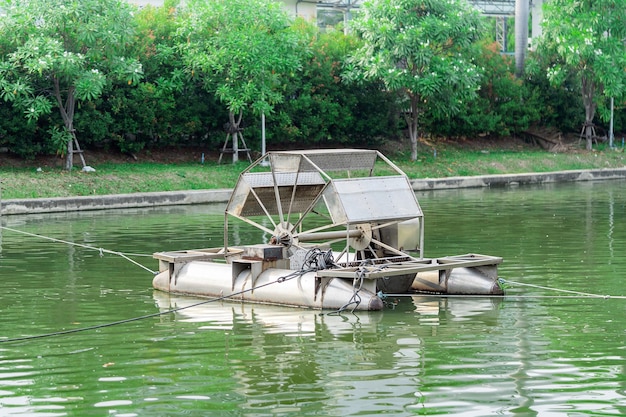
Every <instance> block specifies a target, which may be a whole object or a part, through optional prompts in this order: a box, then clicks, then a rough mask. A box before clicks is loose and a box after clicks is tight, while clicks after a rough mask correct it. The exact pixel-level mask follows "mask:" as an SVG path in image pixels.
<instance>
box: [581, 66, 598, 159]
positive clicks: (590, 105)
mask: <svg viewBox="0 0 626 417" xmlns="http://www.w3.org/2000/svg"><path fill="white" fill-rule="evenodd" d="M595 90H596V86H595V83H594V82H593V81H592V80H590V79H588V78H587V77H586V76H584V75H583V77H582V94H583V103H584V105H585V126H584V129H585V139H586V146H585V148H586V149H587V150H588V151H590V150H591V149H592V147H593V139H594V138H593V136H594V129H593V119H594V117H595V114H596V104H595V102H594V100H593V96H594V94H595Z"/></svg>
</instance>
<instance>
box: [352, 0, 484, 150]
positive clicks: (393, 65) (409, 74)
mask: <svg viewBox="0 0 626 417" xmlns="http://www.w3.org/2000/svg"><path fill="white" fill-rule="evenodd" d="M480 22H481V21H480V17H479V15H478V12H477V11H476V10H474V9H473V8H471V7H470V6H469V4H468V3H467V2H466V1H464V0H370V1H366V2H365V3H364V4H363V6H362V8H361V13H360V15H359V17H358V18H357V19H356V20H355V22H354V23H353V25H352V26H353V27H354V28H355V30H356V31H357V32H358V33H359V34H360V35H361V36H362V37H363V40H364V45H363V47H362V48H360V49H359V50H358V51H357V52H356V53H355V54H354V56H353V61H352V66H351V67H350V68H349V70H348V75H349V78H350V79H352V80H356V79H358V78H359V77H365V78H378V79H381V80H383V82H384V84H385V86H386V88H387V89H388V90H390V91H394V92H396V93H397V94H398V97H399V99H400V101H401V105H402V108H403V109H404V118H405V120H406V124H407V126H408V129H409V136H410V141H411V159H412V160H416V159H417V141H418V129H419V127H420V118H421V117H422V114H423V113H424V111H425V110H426V109H428V110H429V111H430V112H432V113H434V114H441V115H444V114H454V113H455V112H457V111H458V110H459V109H460V107H461V106H462V105H463V103H464V102H465V101H466V100H467V99H469V98H472V97H474V96H475V94H476V90H477V88H478V82H479V79H480V73H479V71H478V68H477V67H476V66H475V65H474V64H473V63H472V62H471V61H470V60H469V59H468V58H466V55H467V50H468V48H469V47H470V46H471V44H472V42H474V41H475V40H477V39H478V38H479V36H480V29H481V24H480Z"/></svg>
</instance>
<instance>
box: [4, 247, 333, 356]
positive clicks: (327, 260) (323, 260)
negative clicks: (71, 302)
mask: <svg viewBox="0 0 626 417" xmlns="http://www.w3.org/2000/svg"><path fill="white" fill-rule="evenodd" d="M35 236H38V235H35ZM328 252H330V255H329V254H328ZM328 252H324V251H321V250H319V249H312V250H311V251H309V252H308V253H307V256H306V260H305V263H304V265H303V267H302V268H301V269H300V270H298V271H294V272H292V273H290V274H288V275H285V276H282V277H279V278H278V279H276V280H275V281H270V282H267V283H265V284H261V285H257V286H256V287H253V288H248V289H247V290H242V291H239V292H237V293H233V294H230V295H224V296H221V297H215V298H210V299H208V300H204V301H200V302H198V303H195V304H191V305H188V306H185V307H177V308H172V309H169V310H166V311H160V312H158V313H152V314H146V315H143V316H138V317H133V318H130V319H124V320H118V321H114V322H109V323H103V324H96V325H93V326H87V327H80V328H76V329H69V330H60V331H56V332H51V333H44V334H39V335H34V336H23V337H14V338H10V339H0V344H2V343H15V342H23V341H28V340H34V339H43V338H47V337H53V336H61V335H67V334H73V333H81V332H85V331H90V330H97V329H102V328H105V327H112V326H117V325H120V324H126V323H132V322H135V321H141V320H145V319H150V318H154V317H160V316H164V315H167V314H172V313H176V312H179V311H182V310H186V309H188V308H193V307H198V306H201V305H205V304H209V303H213V302H216V301H222V300H226V299H228V298H232V297H237V296H240V295H242V294H245V293H247V292H252V291H255V290H258V289H260V288H263V287H267V286H270V285H274V284H279V283H283V282H285V281H289V280H291V279H294V278H297V277H300V276H302V275H304V274H306V273H308V272H315V271H317V270H319V269H321V266H326V267H330V266H332V265H334V263H333V260H332V251H328ZM327 265H328V266H327Z"/></svg>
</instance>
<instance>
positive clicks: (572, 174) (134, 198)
mask: <svg viewBox="0 0 626 417" xmlns="http://www.w3.org/2000/svg"><path fill="white" fill-rule="evenodd" d="M618 179H626V167H624V168H612V169H594V170H574V171H557V172H545V173H526V174H506V175H479V176H474V177H449V178H420V179H413V180H411V183H412V185H413V189H414V190H415V191H428V190H445V189H454V188H478V187H502V186H509V185H526V184H544V183H556V182H572V181H599V180H618ZM230 193H231V190H230V189H218V190H189V191H171V192H155V193H134V194H114V195H102V196H84V197H55V198H29V199H13V200H0V215H11V214H31V213H33V214H34V213H54V212H64V211H81V210H104V209H120V208H137V207H157V206H173V205H189V204H210V203H224V202H226V201H228V198H229V197H230Z"/></svg>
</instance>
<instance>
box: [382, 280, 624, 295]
mask: <svg viewBox="0 0 626 417" xmlns="http://www.w3.org/2000/svg"><path fill="white" fill-rule="evenodd" d="M498 280H499V281H500V282H501V283H503V284H511V285H519V286H523V287H532V288H537V289H540V290H546V291H554V292H561V293H567V294H573V295H542V294H539V295H536V294H532V295H524V294H522V295H520V294H514V295H513V294H511V295H509V294H504V295H495V294H475V295H470V294H442V293H403V294H386V293H380V296H384V297H437V298H500V299H513V298H515V299H533V298H537V299H539V298H576V299H581V298H601V299H605V300H607V299H609V298H612V299H616V300H626V296H624V295H610V294H595V293H590V292H584V291H573V290H564V289H562V288H554V287H546V286H543V285H536V284H528V283H525V282H518V281H511V280H508V279H503V278H498Z"/></svg>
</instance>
